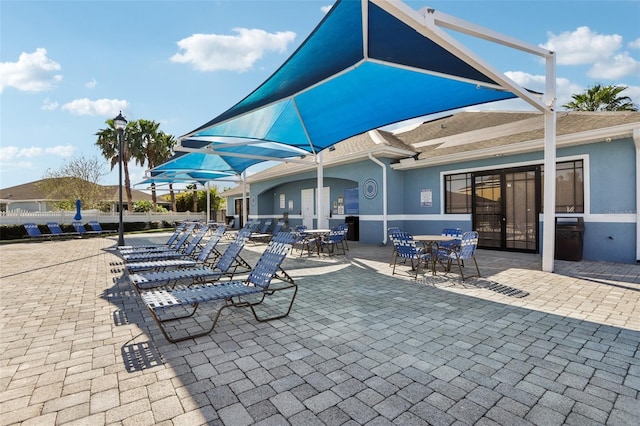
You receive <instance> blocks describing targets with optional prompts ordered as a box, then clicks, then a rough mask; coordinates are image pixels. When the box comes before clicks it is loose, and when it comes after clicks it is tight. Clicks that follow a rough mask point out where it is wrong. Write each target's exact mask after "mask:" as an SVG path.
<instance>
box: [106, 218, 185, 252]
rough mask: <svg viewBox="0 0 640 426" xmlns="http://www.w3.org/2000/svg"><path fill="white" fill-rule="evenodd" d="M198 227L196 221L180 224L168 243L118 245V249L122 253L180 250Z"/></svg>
mask: <svg viewBox="0 0 640 426" xmlns="http://www.w3.org/2000/svg"><path fill="white" fill-rule="evenodd" d="M195 228H196V224H195V223H194V222H191V223H188V224H184V225H183V226H178V228H177V229H176V230H175V231H174V233H173V234H172V235H171V237H169V239H168V240H167V242H166V243H161V244H143V245H136V246H122V247H118V251H119V252H120V254H121V255H124V254H131V253H147V252H153V251H167V250H168V251H175V250H180V249H181V248H182V247H183V246H184V244H185V243H186V242H187V240H188V239H189V236H190V235H191V234H192V233H193V231H194V230H195Z"/></svg>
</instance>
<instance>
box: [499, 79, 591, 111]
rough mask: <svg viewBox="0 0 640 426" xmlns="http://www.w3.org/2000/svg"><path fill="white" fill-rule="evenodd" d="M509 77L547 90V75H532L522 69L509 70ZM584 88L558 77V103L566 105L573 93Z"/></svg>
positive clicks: (535, 89)
mask: <svg viewBox="0 0 640 426" xmlns="http://www.w3.org/2000/svg"><path fill="white" fill-rule="evenodd" d="M505 75H506V76H507V77H509V78H510V79H512V80H513V81H515V82H516V83H518V84H519V85H520V86H522V87H525V88H527V89H529V90H533V91H536V92H539V93H544V92H545V76H544V75H532V74H528V73H526V72H522V71H507V72H506V73H505ZM583 90H584V89H583V88H582V87H581V86H580V85H577V84H575V83H571V81H569V80H567V79H566V78H561V77H559V78H556V99H557V100H556V105H558V106H560V105H564V104H566V103H567V102H569V101H570V100H571V95H573V94H574V93H580V92H582V91H583Z"/></svg>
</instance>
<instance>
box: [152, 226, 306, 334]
mask: <svg viewBox="0 0 640 426" xmlns="http://www.w3.org/2000/svg"><path fill="white" fill-rule="evenodd" d="M281 234H282V233H281ZM291 241H293V236H291ZM290 249H291V245H290V244H280V243H274V244H269V245H268V246H267V248H266V249H265V251H264V252H263V253H262V255H261V256H260V259H258V262H257V263H256V265H255V267H254V268H253V270H252V271H251V273H250V274H249V276H248V277H247V278H246V279H244V280H233V281H225V282H218V283H215V284H206V285H198V286H194V287H187V288H181V289H173V290H149V291H143V292H141V293H140V297H141V298H142V301H143V302H144V303H145V305H146V307H147V309H148V310H149V312H150V314H151V316H152V318H153V319H154V321H155V322H156V323H157V324H158V327H159V328H160V331H161V332H162V334H163V335H164V337H165V338H166V339H167V340H168V341H169V342H171V343H176V342H180V341H183V340H188V339H194V338H197V337H200V336H205V335H208V334H210V333H211V332H212V331H213V330H214V328H215V326H216V324H217V323H218V320H219V319H220V315H221V314H222V311H223V310H224V309H226V308H249V309H251V313H252V314H253V316H254V318H255V319H256V321H259V322H264V321H271V320H275V319H280V318H284V317H286V316H288V315H289V313H290V312H291V308H292V306H293V302H294V300H295V297H296V294H297V292H298V287H297V285H296V284H295V283H294V282H293V280H291V282H279V283H272V280H273V279H274V278H277V272H278V270H279V268H280V266H281V264H282V261H283V260H284V258H285V256H286V252H287V251H288V250H290ZM282 291H285V292H288V291H290V292H292V294H291V296H290V300H289V301H288V302H287V304H286V305H285V306H284V307H283V308H281V309H279V310H277V312H275V313H274V312H273V310H274V309H272V308H269V307H268V306H267V308H266V309H264V310H262V313H259V312H258V311H257V308H259V307H260V305H263V304H264V305H265V306H266V305H269V304H268V303H266V301H267V300H270V299H269V298H271V297H272V296H274V295H276V294H278V295H279V294H280V292H282ZM274 299H276V302H277V301H280V300H281V299H282V298H280V297H274ZM215 302H218V303H217V305H218V309H217V311H216V313H215V315H214V317H213V320H212V322H211V324H209V325H208V326H203V325H202V324H203V323H204V321H206V320H208V319H209V316H208V315H206V314H204V315H201V316H200V317H198V319H197V322H196V323H195V324H193V322H192V321H190V322H189V324H178V326H177V327H175V328H171V329H170V325H171V323H174V322H175V321H179V320H182V319H184V318H189V317H191V316H193V315H195V314H196V312H198V308H199V307H200V306H201V305H205V304H209V303H211V304H213V303H215ZM264 311H267V312H269V313H270V315H268V316H265V315H264ZM194 321H195V320H194ZM196 327H197V328H198V329H197V330H196V331H193V330H194V329H195V328H196ZM179 332H184V333H185V334H184V335H181V336H175V337H174V334H177V333H179Z"/></svg>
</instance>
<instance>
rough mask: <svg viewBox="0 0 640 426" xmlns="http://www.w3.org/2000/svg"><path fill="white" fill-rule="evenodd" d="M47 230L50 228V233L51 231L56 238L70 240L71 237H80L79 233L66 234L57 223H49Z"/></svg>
mask: <svg viewBox="0 0 640 426" xmlns="http://www.w3.org/2000/svg"><path fill="white" fill-rule="evenodd" d="M47 228H49V231H51V235H53V236H55V237H62V238H64V237H67V238H69V237H78V236H80V234H79V233H78V232H77V231H74V232H64V231H63V230H62V228H61V227H60V225H59V224H58V223H57V222H48V223H47Z"/></svg>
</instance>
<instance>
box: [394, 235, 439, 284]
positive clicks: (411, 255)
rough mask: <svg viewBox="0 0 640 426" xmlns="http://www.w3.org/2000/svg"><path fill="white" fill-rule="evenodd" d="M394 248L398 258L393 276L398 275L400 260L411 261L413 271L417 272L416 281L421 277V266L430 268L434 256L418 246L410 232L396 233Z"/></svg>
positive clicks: (395, 261)
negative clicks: (397, 269) (397, 268)
mask: <svg viewBox="0 0 640 426" xmlns="http://www.w3.org/2000/svg"><path fill="white" fill-rule="evenodd" d="M393 246H394V248H395V251H396V256H395V257H394V260H393V271H392V273H391V274H392V275H393V274H395V273H396V264H397V262H398V258H402V259H404V260H410V261H411V270H412V271H415V272H416V279H418V275H420V266H421V265H424V266H428V265H429V263H430V262H431V260H432V259H433V256H432V254H431V253H428V252H426V251H425V250H424V249H422V248H418V247H417V246H416V242H415V241H414V239H413V236H412V235H411V234H409V233H408V232H396V233H395V234H393Z"/></svg>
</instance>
